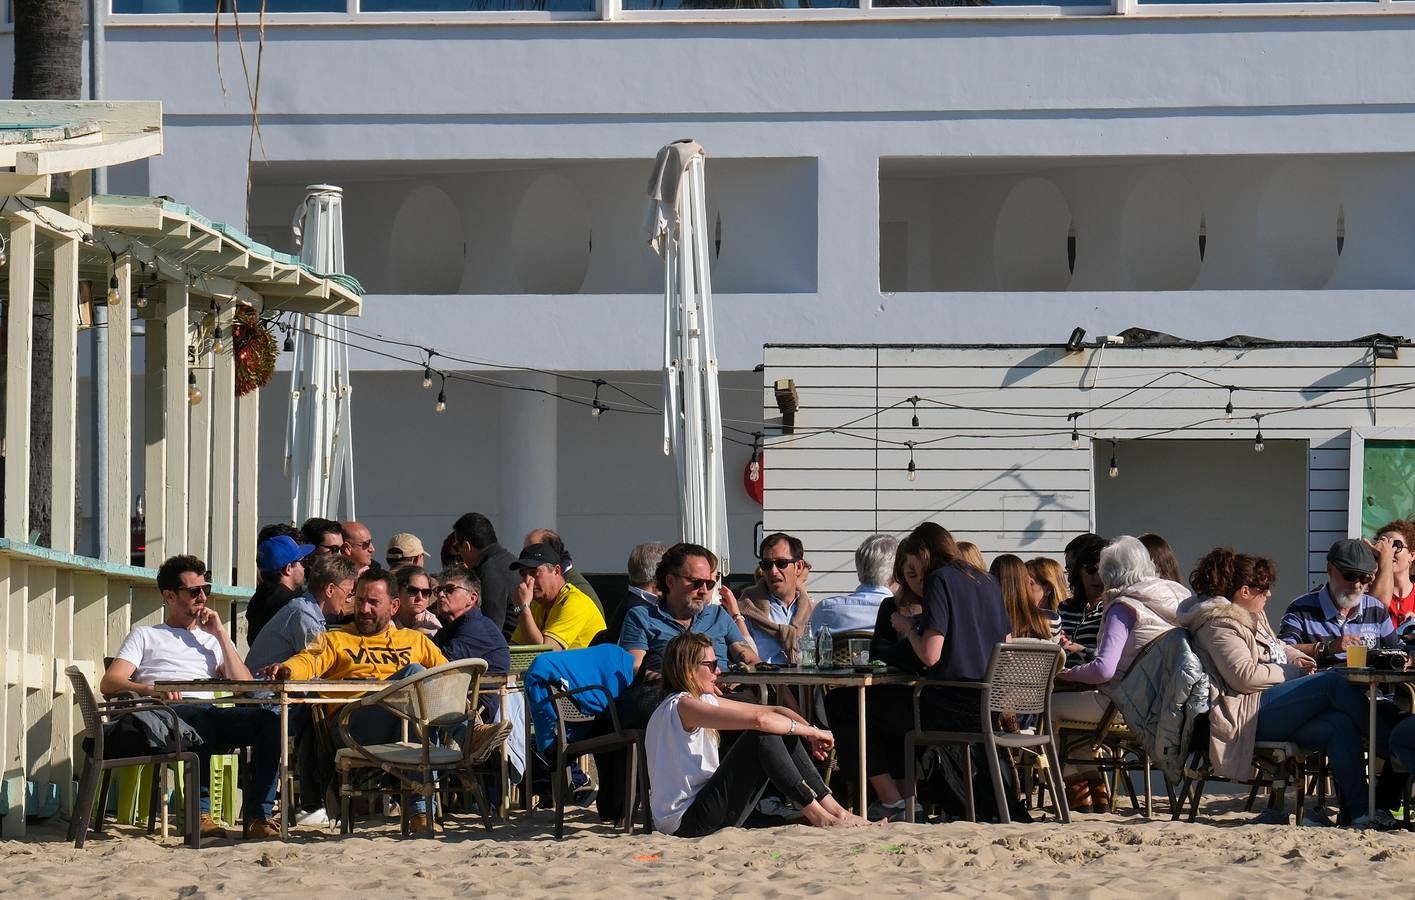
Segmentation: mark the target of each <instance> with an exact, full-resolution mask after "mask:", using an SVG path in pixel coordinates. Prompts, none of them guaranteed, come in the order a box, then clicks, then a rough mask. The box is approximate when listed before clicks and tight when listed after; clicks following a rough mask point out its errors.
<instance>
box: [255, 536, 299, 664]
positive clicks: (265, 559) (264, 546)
mask: <svg viewBox="0 0 1415 900" xmlns="http://www.w3.org/2000/svg"><path fill="white" fill-rule="evenodd" d="M314 551H315V547H314V545H313V544H299V543H296V542H295V539H294V538H292V537H289V536H288V535H284V534H280V535H276V536H275V537H271V538H266V539H265V540H263V541H261V542H260V546H258V547H256V551H255V565H256V569H258V570H259V571H260V584H258V585H256V589H255V593H253V594H252V595H251V606H250V610H249V612H247V613H246V622H247V624H248V625H249V626H250V633H249V634H248V635H246V641H247V644H248V645H249V644H251V643H254V641H255V639H256V635H258V634H260V630H261V629H262V628H264V627H265V623H267V622H269V621H270V617H271V616H273V615H275V614H276V613H277V612H279V611H280V608H281V607H283V606H284V605H285V604H286V603H289V602H290V601H291V600H293V599H294V598H296V597H298V596H300V595H301V594H303V593H304V591H305V562H304V560H305V557H307V556H309V555H310V554H311V553H313V552H314Z"/></svg>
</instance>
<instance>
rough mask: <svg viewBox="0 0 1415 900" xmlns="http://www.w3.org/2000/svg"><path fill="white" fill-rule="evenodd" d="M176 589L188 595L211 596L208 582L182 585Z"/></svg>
mask: <svg viewBox="0 0 1415 900" xmlns="http://www.w3.org/2000/svg"><path fill="white" fill-rule="evenodd" d="M177 590H179V591H181V592H182V593H184V594H186V595H187V596H188V597H201V596H208V597H209V596H211V585H209V584H194V585H192V586H191V587H187V586H186V585H182V586H180V587H178V588H177Z"/></svg>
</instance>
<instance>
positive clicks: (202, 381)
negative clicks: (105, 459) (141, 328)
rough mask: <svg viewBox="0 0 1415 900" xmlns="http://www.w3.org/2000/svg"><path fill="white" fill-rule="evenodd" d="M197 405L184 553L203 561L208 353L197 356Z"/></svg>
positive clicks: (207, 520) (207, 504)
mask: <svg viewBox="0 0 1415 900" xmlns="http://www.w3.org/2000/svg"><path fill="white" fill-rule="evenodd" d="M193 372H194V373H195V374H196V381H197V390H199V391H201V394H202V399H201V402H200V403H198V404H197V405H196V406H192V407H190V408H189V411H188V414H189V416H190V420H191V425H190V426H189V430H188V433H189V434H190V435H191V444H190V447H189V449H188V451H187V460H188V468H187V498H188V499H187V552H188V553H190V554H192V555H193V556H199V557H201V558H202V559H206V558H207V550H208V548H209V547H210V546H211V545H210V543H209V540H210V535H211V354H210V353H202V354H201V355H199V356H198V357H197V366H196V368H195V369H194V370H193Z"/></svg>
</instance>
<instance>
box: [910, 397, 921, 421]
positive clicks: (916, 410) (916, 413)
mask: <svg viewBox="0 0 1415 900" xmlns="http://www.w3.org/2000/svg"><path fill="white" fill-rule="evenodd" d="M909 402H910V403H912V404H914V418H913V419H912V420H911V424H912V425H913V427H915V428H918V427H919V398H918V397H910V398H909Z"/></svg>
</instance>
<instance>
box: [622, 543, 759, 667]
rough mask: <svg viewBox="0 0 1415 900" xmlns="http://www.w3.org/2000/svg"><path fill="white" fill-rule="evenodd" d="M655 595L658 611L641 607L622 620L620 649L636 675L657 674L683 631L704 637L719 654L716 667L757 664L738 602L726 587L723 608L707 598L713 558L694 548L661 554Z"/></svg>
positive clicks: (684, 546)
mask: <svg viewBox="0 0 1415 900" xmlns="http://www.w3.org/2000/svg"><path fill="white" fill-rule="evenodd" d="M654 581H655V583H656V584H657V587H658V590H659V597H660V598H661V599H660V600H659V603H658V605H657V606H640V607H637V608H635V609H632V610H630V611H629V614H628V615H626V616H625V617H624V629H623V631H621V632H620V635H619V646H621V647H623V648H624V649H625V650H628V651H629V653H630V654H631V655H632V656H633V657H634V671H635V672H638V671H639V669H640V668H644V669H647V670H648V671H650V672H657V671H659V667H660V665H661V661H662V659H663V649H664V648H665V647H667V646H668V642H669V641H670V640H672V639H673V638H674V637H676V636H678V635H680V634H683V633H684V632H687V631H692V632H697V633H699V634H705V635H707V636H708V637H709V638H711V639H712V646H713V648H714V649H715V650H716V651H717V663H718V665H719V666H721V667H722V668H724V669H725V668H727V666H728V664H729V663H730V662H735V661H741V662H746V663H756V662H758V661H759V660H758V659H757V655H756V653H754V652H753V651H752V648H751V645H749V644H748V643H747V642H746V640H745V639H743V637H742V627H743V626H742V621H743V620H742V614H741V610H740V609H738V607H737V598H735V597H734V596H732V592H731V591H729V590H727V588H726V587H723V589H722V604H721V605H720V606H719V605H711V604H709V603H708V598H709V597H710V596H712V589H713V588H714V587H715V586H716V585H717V557H716V556H714V555H713V553H712V551H710V550H708V549H707V548H706V547H700V546H698V545H697V544H676V545H674V546H672V547H669V548H668V550H667V551H666V552H665V553H664V554H663V559H662V560H661V561H660V562H659V564H658V569H657V571H656V572H655V573H654Z"/></svg>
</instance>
